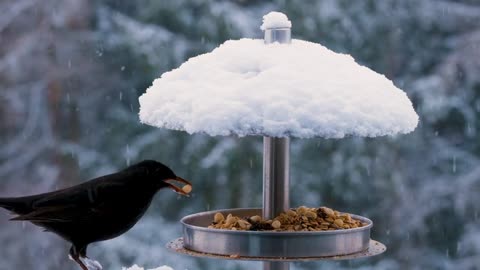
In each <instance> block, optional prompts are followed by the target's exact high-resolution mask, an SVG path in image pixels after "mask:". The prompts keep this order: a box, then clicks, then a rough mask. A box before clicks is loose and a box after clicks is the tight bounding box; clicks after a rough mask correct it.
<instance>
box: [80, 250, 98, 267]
mask: <svg viewBox="0 0 480 270" xmlns="http://www.w3.org/2000/svg"><path fill="white" fill-rule="evenodd" d="M80 260H81V261H82V262H83V263H85V265H86V266H87V268H88V269H89V270H102V269H103V267H102V265H101V264H100V263H99V262H98V261H95V260H92V259H90V258H88V256H87V247H84V248H82V249H80Z"/></svg>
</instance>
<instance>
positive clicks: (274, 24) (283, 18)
mask: <svg viewBox="0 0 480 270" xmlns="http://www.w3.org/2000/svg"><path fill="white" fill-rule="evenodd" d="M291 27H292V22H291V21H289V20H288V17H287V15H285V14H283V13H281V12H275V11H272V12H270V13H268V14H267V15H265V16H263V24H262V26H260V29H262V30H264V31H265V30H266V29H272V28H291Z"/></svg>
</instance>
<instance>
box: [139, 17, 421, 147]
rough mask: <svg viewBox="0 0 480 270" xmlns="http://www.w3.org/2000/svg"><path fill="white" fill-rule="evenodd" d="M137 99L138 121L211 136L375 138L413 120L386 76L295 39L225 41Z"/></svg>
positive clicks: (405, 126)
mask: <svg viewBox="0 0 480 270" xmlns="http://www.w3.org/2000/svg"><path fill="white" fill-rule="evenodd" d="M270 14H271V13H270ZM266 17H267V16H266ZM265 21H269V20H265ZM287 21H288V19H287ZM264 25H265V22H264ZM267 25H268V24H267ZM139 101H140V113H139V114H140V120H141V122H142V123H145V124H149V125H152V126H156V127H163V128H168V129H174V130H183V131H186V132H188V133H199V132H200V133H207V134H209V135H211V136H216V135H232V134H233V135H238V136H246V135H263V136H270V137H299V138H312V137H324V138H342V137H344V136H347V135H354V136H366V137H376V136H383V135H393V134H397V133H409V132H411V131H413V130H414V129H415V127H416V126H417V124H418V115H417V114H416V113H415V111H414V109H413V106H412V103H411V102H410V100H409V99H408V97H407V95H406V94H405V92H403V91H402V90H400V89H399V88H397V87H396V86H395V85H394V84H393V83H392V82H391V81H390V80H389V79H387V78H386V77H385V76H383V75H381V74H378V73H376V72H375V71H372V70H371V69H369V68H367V67H365V66H362V65H359V64H357V63H356V62H355V60H354V59H353V58H352V57H351V56H350V55H346V54H338V53H335V52H333V51H331V50H329V49H327V48H326V47H324V46H322V45H320V44H316V43H311V42H307V41H302V40H292V43H291V44H279V43H273V44H269V45H266V44H264V41H263V40H255V39H241V40H229V41H226V42H225V43H224V44H222V45H220V46H219V47H218V48H216V49H214V50H213V51H212V52H210V53H206V54H203V55H199V56H197V57H193V58H190V59H189V60H188V61H186V62H185V63H184V64H182V65H181V66H180V67H179V68H177V69H174V70H172V71H169V72H166V73H164V74H163V75H162V76H161V77H160V78H158V79H156V80H155V81H154V82H153V84H152V86H150V87H149V88H148V89H147V91H146V93H145V94H143V95H142V96H141V97H140V98H139Z"/></svg>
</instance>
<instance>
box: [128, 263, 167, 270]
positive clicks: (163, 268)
mask: <svg viewBox="0 0 480 270" xmlns="http://www.w3.org/2000/svg"><path fill="white" fill-rule="evenodd" d="M122 270H144V269H143V268H142V267H140V266H138V265H136V264H135V265H134V266H132V267H130V268H128V269H127V268H125V267H124V268H123V269H122ZM150 270H173V268H171V267H169V266H166V265H165V266H160V267H158V268H155V269H150Z"/></svg>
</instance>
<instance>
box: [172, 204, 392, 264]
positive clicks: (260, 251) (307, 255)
mask: <svg viewBox="0 0 480 270" xmlns="http://www.w3.org/2000/svg"><path fill="white" fill-rule="evenodd" d="M215 213H222V214H223V215H228V214H232V215H235V216H240V217H244V216H255V215H261V214H262V209H259V208H245V209H224V210H218V211H209V212H202V213H197V214H193V215H189V216H186V217H184V218H183V219H182V220H181V223H182V226H183V241H182V244H181V247H180V245H179V243H178V241H177V243H176V242H175V241H174V242H171V244H170V246H171V248H170V249H172V250H174V251H176V252H179V253H184V254H189V255H193V256H210V257H217V256H220V257H228V258H230V259H240V258H241V259H245V260H267V261H275V260H279V259H280V260H289V261H296V260H326V259H350V258H358V257H367V256H373V255H376V254H380V253H382V252H383V251H385V246H383V245H382V244H380V243H378V242H375V241H371V240H370V229H371V228H372V225H373V223H372V221H371V220H369V219H368V218H365V217H361V216H357V215H351V216H352V218H354V219H357V220H360V221H362V222H363V223H366V224H367V225H366V226H363V227H360V228H354V229H341V230H335V231H308V232H305V231H299V232H276V231H232V230H223V229H210V228H207V227H208V225H210V224H211V223H212V220H213V217H214V215H215Z"/></svg>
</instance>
